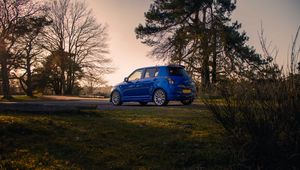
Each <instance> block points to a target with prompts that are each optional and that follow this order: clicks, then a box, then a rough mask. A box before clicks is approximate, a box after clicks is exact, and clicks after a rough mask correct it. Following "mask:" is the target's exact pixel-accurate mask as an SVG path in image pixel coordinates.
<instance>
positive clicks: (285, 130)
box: [205, 75, 300, 169]
mask: <svg viewBox="0 0 300 170" xmlns="http://www.w3.org/2000/svg"><path fill="white" fill-rule="evenodd" d="M218 89H219V92H220V94H221V95H222V96H223V98H224V99H223V100H224V101H223V102H221V103H220V102H219V101H218V102H213V100H208V99H207V100H205V103H206V105H207V106H208V107H209V109H210V110H211V111H212V112H213V114H214V116H215V119H216V121H217V122H218V123H220V124H221V125H222V126H223V127H224V129H225V131H226V137H227V139H228V140H227V141H228V146H229V149H230V150H231V151H232V153H233V157H232V168H233V169H299V168H300V167H299V164H298V163H299V160H300V155H299V153H300V152H299V142H300V78H299V75H298V76H290V77H288V78H281V79H279V80H262V81H256V82H254V83H253V82H247V81H242V82H239V83H236V82H226V84H220V85H219V88H218Z"/></svg>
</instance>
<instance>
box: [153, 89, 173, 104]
mask: <svg viewBox="0 0 300 170" xmlns="http://www.w3.org/2000/svg"><path fill="white" fill-rule="evenodd" d="M153 102H154V104H155V105H156V106H164V105H167V104H168V103H169V101H168V100H167V94H166V92H165V91H164V90H162V89H157V90H155V91H154V93H153Z"/></svg>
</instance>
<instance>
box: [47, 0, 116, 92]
mask: <svg viewBox="0 0 300 170" xmlns="http://www.w3.org/2000/svg"><path fill="white" fill-rule="evenodd" d="M49 17H50V18H51V20H52V21H53V23H52V25H51V26H50V28H49V30H48V32H47V34H45V39H46V40H45V42H47V44H46V45H45V48H46V49H47V50H48V51H49V52H51V53H53V52H56V51H61V53H64V54H68V58H69V59H71V61H72V62H70V63H69V64H67V67H66V68H62V70H61V76H60V77H61V83H62V86H63V89H62V92H61V93H64V94H72V92H73V89H74V86H75V84H76V81H78V80H79V79H80V77H78V76H77V75H78V74H77V73H78V72H83V73H84V74H88V75H90V74H97V72H103V71H106V72H107V71H110V70H111V69H110V67H109V65H108V64H109V63H110V59H108V58H106V57H105V55H106V54H107V53H108V50H107V48H108V46H107V26H105V25H102V24H99V23H97V21H96V19H95V17H94V16H93V15H92V11H91V10H89V9H88V8H87V6H86V4H85V3H84V2H79V1H70V0H54V1H52V2H51V4H50V12H49ZM78 67H79V68H80V69H77V68H78Z"/></svg>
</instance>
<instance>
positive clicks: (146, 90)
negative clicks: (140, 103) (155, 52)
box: [139, 67, 159, 99]
mask: <svg viewBox="0 0 300 170" xmlns="http://www.w3.org/2000/svg"><path fill="white" fill-rule="evenodd" d="M158 71H159V69H158V68H157V67H153V68H146V69H145V73H144V78H143V79H141V80H140V81H139V85H140V86H141V87H142V88H141V89H142V91H141V95H142V96H143V97H144V98H149V99H151V98H152V92H153V88H154V86H155V82H156V77H157V75H158Z"/></svg>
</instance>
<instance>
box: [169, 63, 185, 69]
mask: <svg viewBox="0 0 300 170" xmlns="http://www.w3.org/2000/svg"><path fill="white" fill-rule="evenodd" d="M168 67H180V68H185V66H184V65H180V64H169V65H168Z"/></svg>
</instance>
